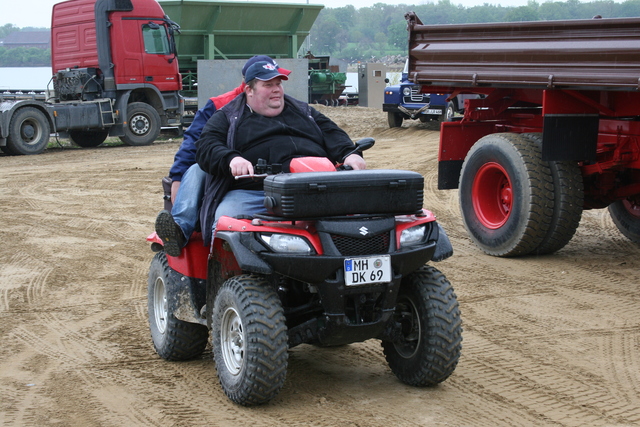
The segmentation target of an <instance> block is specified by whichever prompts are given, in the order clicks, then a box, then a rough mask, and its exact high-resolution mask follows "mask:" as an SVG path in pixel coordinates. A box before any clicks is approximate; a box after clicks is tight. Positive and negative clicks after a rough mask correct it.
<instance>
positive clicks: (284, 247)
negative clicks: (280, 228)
mask: <svg viewBox="0 0 640 427" xmlns="http://www.w3.org/2000/svg"><path fill="white" fill-rule="evenodd" d="M260 238H261V239H262V241H263V242H265V243H266V244H267V246H269V247H270V248H271V249H272V250H273V251H274V252H278V253H290V254H297V255H310V254H311V252H312V249H311V245H309V243H308V242H307V241H306V240H305V239H303V238H302V237H298V236H292V235H290V234H261V235H260Z"/></svg>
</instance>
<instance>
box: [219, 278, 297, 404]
mask: <svg viewBox="0 0 640 427" xmlns="http://www.w3.org/2000/svg"><path fill="white" fill-rule="evenodd" d="M211 336H212V345H213V358H214V360H215V362H216V370H217V372H218V379H219V380H220V385H221V386H222V390H223V391H224V392H225V394H226V395H227V397H229V399H231V400H232V401H233V402H235V403H238V404H240V405H245V406H252V405H259V404H262V403H266V402H268V401H270V400H271V399H273V398H274V397H276V395H277V394H278V393H279V392H280V389H281V388H282V386H283V385H284V380H285V377H286V374H287V360H288V354H287V349H288V345H287V327H286V325H285V317H284V311H283V309H282V303H281V302H280V299H279V298H278V296H277V294H276V293H275V291H274V290H273V289H272V288H271V287H270V286H269V284H268V283H267V282H266V281H265V280H264V279H262V278H261V277H259V276H255V275H241V276H236V277H232V278H231V279H229V280H227V281H226V282H225V283H224V284H223V285H222V287H221V288H220V290H219V291H218V294H217V296H216V299H215V304H214V309H213V314H212V322H211Z"/></svg>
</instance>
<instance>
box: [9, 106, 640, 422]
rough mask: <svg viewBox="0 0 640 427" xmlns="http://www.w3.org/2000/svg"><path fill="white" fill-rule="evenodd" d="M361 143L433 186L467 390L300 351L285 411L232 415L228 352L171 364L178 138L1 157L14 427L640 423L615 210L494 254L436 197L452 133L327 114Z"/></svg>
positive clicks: (368, 345) (280, 402)
mask: <svg viewBox="0 0 640 427" xmlns="http://www.w3.org/2000/svg"><path fill="white" fill-rule="evenodd" d="M321 110H322V111H323V112H325V113H326V114H327V115H330V116H331V117H333V118H334V119H335V120H336V121H337V123H338V124H340V125H341V126H343V127H344V128H345V129H346V130H347V131H348V132H349V133H350V135H351V136H352V137H353V138H354V139H355V138H359V137H365V136H373V137H375V138H376V141H377V143H376V146H375V147H374V148H373V149H371V150H370V151H368V152H367V156H366V157H367V160H368V162H369V166H370V167H371V168H401V169H410V170H414V171H418V172H420V173H422V174H423V175H424V176H425V178H426V191H425V207H426V208H428V209H430V210H432V211H433V212H434V213H435V214H436V215H437V216H438V218H439V220H440V222H441V223H442V224H443V225H444V227H445V228H446V230H447V231H448V233H449V236H450V237H451V239H452V243H453V246H454V250H455V254H454V256H453V257H452V258H450V259H448V260H446V261H444V262H441V263H439V264H438V265H437V267H438V268H439V269H440V270H442V271H443V272H444V273H445V274H446V275H447V277H448V278H449V280H450V281H451V282H452V284H453V285H454V287H455V289H456V292H457V295H458V298H459V301H460V307H461V311H462V317H463V321H464V334H463V336H464V341H463V355H462V357H461V360H460V363H459V365H458V368H457V370H456V371H455V373H454V374H453V375H452V377H451V378H450V379H448V380H447V381H446V382H444V383H443V384H441V385H440V386H438V387H434V388H427V389H418V388H412V387H409V386H406V385H403V384H402V383H400V382H399V381H398V380H397V379H396V378H395V377H394V375H393V374H392V373H391V371H390V370H389V368H388V367H387V365H386V363H385V361H384V357H383V355H382V351H381V348H380V344H379V342H377V341H375V340H370V341H367V342H364V343H359V344H352V345H349V346H344V347H339V348H328V349H322V348H316V347H312V346H307V345H302V346H299V347H296V348H295V349H293V350H292V351H291V354H290V358H289V370H288V377H287V381H286V383H285V386H284V388H283V390H282V392H281V393H280V395H279V396H278V397H277V398H276V399H274V400H273V401H272V402H270V403H269V404H267V405H264V406H261V407H257V408H243V407H239V406H237V405H234V404H232V403H231V402H230V401H229V400H227V398H226V397H225V395H224V394H223V393H222V391H221V389H220V386H219V384H218V382H217V378H216V374H215V369H214V363H213V361H212V357H211V351H210V350H209V349H208V350H207V351H206V352H205V354H204V355H203V357H202V358H200V359H198V360H194V361H191V362H180V363H174V362H167V361H164V360H162V359H160V358H159V357H158V356H157V355H156V353H155V352H154V349H153V346H152V343H151V339H150V336H149V330H148V323H147V270H148V267H149V263H150V261H151V258H152V256H153V254H152V252H151V251H150V249H149V244H148V243H147V242H146V241H145V237H146V236H147V235H148V234H149V233H150V232H152V231H153V222H154V219H155V216H156V214H157V212H158V210H159V209H160V208H161V206H162V198H161V186H160V180H161V178H162V177H163V176H164V175H165V174H166V172H167V170H168V168H169V166H170V164H171V162H172V160H173V155H174V153H175V151H176V149H177V148H178V145H179V140H176V139H174V140H170V141H158V142H156V143H154V144H153V145H152V146H148V147H126V146H116V147H100V148H95V149H77V148H57V149H48V150H47V151H45V153H44V154H41V155H38V156H28V157H26V156H23V157H7V156H0V170H1V171H2V172H1V173H0V206H1V209H0V223H1V224H2V229H1V230H2V231H1V234H0V236H1V240H0V241H1V243H2V244H1V245H0V260H1V261H0V337H1V339H2V345H1V346H0V424H2V425H7V426H8V425H11V426H21V425H29V426H35V425H38V426H40V425H60V426H129V425H140V426H163V427H164V426H237V425H252V426H256V427H257V426H280V425H292V426H303V425H310V426H336V425H342V426H425V425H429V426H510V427H511V426H530V425H536V426H540V425H542V426H547V425H549V426H558V425H560V426H631V425H640V395H639V392H638V390H640V351H639V350H640V317H639V316H638V313H639V312H640V273H639V267H640V248H638V247H637V246H636V245H634V244H632V243H630V242H629V241H628V240H627V239H625V238H624V237H623V236H622V235H621V234H620V233H619V232H618V230H617V229H616V228H615V226H614V225H613V223H612V221H611V220H610V218H609V216H608V214H607V211H606V210H597V211H589V212H585V214H584V216H583V220H582V223H581V225H580V227H579V229H578V231H577V233H576V236H575V237H574V238H573V240H572V241H571V242H570V243H569V244H568V245H567V246H566V247H565V248H564V249H563V250H561V251H559V252H558V253H556V254H554V255H552V256H544V257H527V258H520V259H501V258H493V257H489V256H487V255H484V254H483V253H482V252H481V251H480V250H479V249H478V248H476V247H475V246H474V245H473V243H472V242H471V241H470V239H469V238H468V237H467V235H466V233H465V231H464V228H463V226H462V222H461V220H460V214H459V208H458V199H457V192H456V191H438V190H437V179H436V171H437V161H436V159H437V143H438V130H437V129H438V128H437V126H433V125H430V124H419V123H412V124H411V125H409V124H405V126H404V127H403V128H401V129H393V130H392V129H388V128H387V125H386V116H385V115H384V114H383V113H382V112H380V111H378V110H373V109H366V108H361V107H353V108H352V107H348V108H344V107H338V108H321Z"/></svg>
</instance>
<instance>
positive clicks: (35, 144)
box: [2, 107, 51, 155]
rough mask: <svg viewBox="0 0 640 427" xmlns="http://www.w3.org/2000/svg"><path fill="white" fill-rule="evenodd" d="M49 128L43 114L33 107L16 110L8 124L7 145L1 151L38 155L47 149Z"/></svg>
mask: <svg viewBox="0 0 640 427" xmlns="http://www.w3.org/2000/svg"><path fill="white" fill-rule="evenodd" d="M50 134H51V126H50V125H49V120H47V117H46V116H45V115H44V113H43V112H42V111H40V110H38V109H37V108H34V107H22V108H20V109H18V110H16V111H15V112H14V113H13V116H12V117H11V122H10V123H9V136H8V137H7V145H6V146H4V147H3V148H2V150H3V151H4V152H5V153H7V154H13V155H20V154H40V153H42V152H43V151H44V149H45V148H47V144H48V143H49V135H50Z"/></svg>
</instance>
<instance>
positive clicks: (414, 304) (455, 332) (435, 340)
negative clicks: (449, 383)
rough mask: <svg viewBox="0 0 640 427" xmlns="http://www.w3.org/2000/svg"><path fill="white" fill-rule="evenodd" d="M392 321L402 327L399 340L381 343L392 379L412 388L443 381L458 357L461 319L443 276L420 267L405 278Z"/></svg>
mask: <svg viewBox="0 0 640 427" xmlns="http://www.w3.org/2000/svg"><path fill="white" fill-rule="evenodd" d="M395 320H396V321H397V322H398V323H400V324H401V325H402V335H403V338H402V340H401V341H399V342H391V341H383V342H382V348H383V350H384V355H385V357H386V359H387V363H388V364H389V367H390V368H391V371H392V372H393V373H394V374H395V376H396V377H398V379H399V380H400V381H402V382H404V383H406V384H409V385H412V386H416V387H424V386H433V385H436V384H439V383H441V382H443V381H444V380H446V379H447V378H448V377H449V376H450V375H451V374H452V373H453V371H454V370H455V368H456V366H457V364H458V359H459V358H460V351H461V349H462V320H461V318H460V309H459V307H458V300H457V298H456V294H455V293H454V291H453V287H452V286H451V283H449V281H448V280H447V278H446V277H445V276H444V274H442V273H441V272H440V271H438V270H437V269H435V268H433V267H430V266H424V267H422V268H421V269H419V270H418V271H416V272H414V273H412V274H410V275H408V276H407V277H405V278H404V279H403V280H402V286H401V288H400V292H399V294H398V301H397V304H396V312H395Z"/></svg>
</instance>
